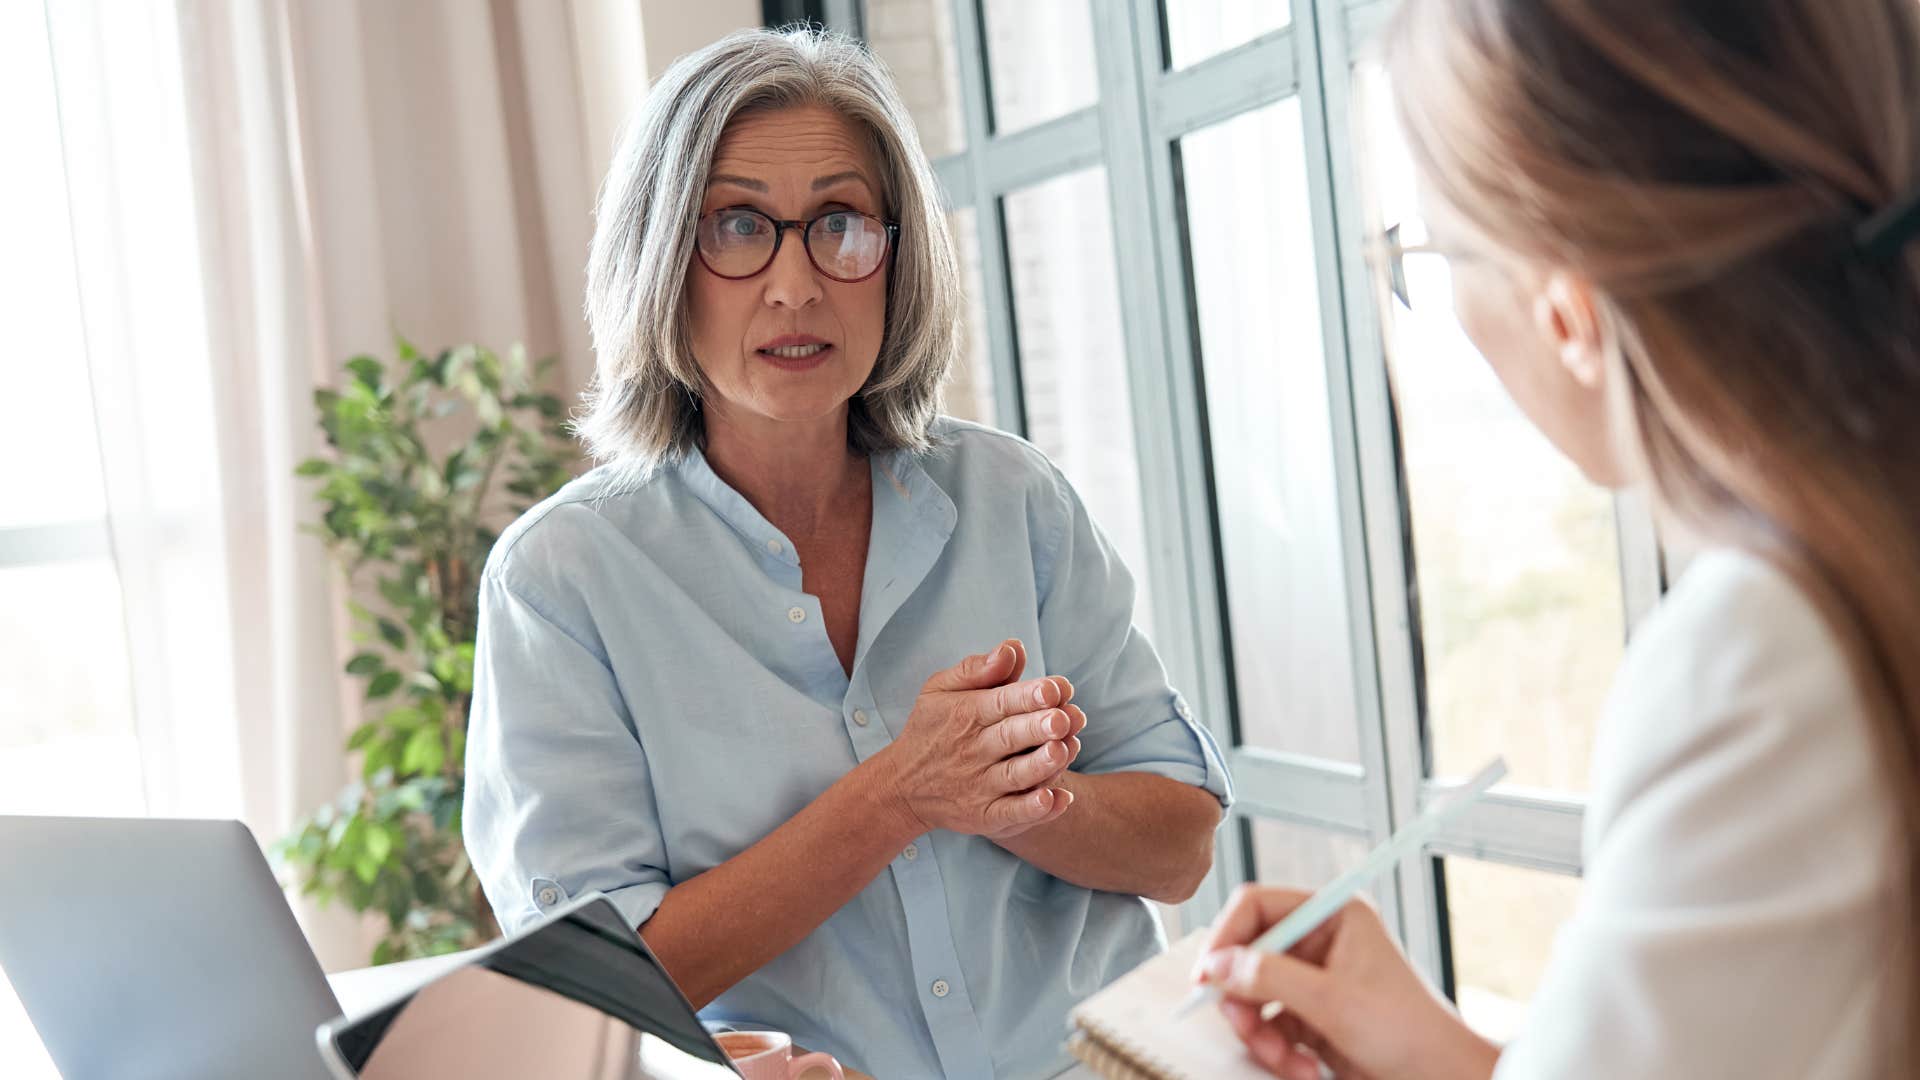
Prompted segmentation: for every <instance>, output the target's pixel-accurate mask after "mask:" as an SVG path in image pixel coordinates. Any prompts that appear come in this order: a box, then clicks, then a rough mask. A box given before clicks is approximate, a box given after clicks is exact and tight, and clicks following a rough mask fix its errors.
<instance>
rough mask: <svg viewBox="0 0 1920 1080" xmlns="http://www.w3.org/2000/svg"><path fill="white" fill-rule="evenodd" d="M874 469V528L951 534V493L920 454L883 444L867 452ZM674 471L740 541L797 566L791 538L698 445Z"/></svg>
mask: <svg viewBox="0 0 1920 1080" xmlns="http://www.w3.org/2000/svg"><path fill="white" fill-rule="evenodd" d="M870 466H871V468H872V470H873V531H874V533H875V534H876V535H878V534H881V533H882V532H883V530H884V531H885V532H888V533H891V532H892V531H893V529H894V528H895V527H898V526H905V527H907V528H909V529H913V530H916V531H917V530H921V529H924V530H926V531H927V532H928V533H931V534H933V536H932V539H935V540H936V541H938V542H939V543H940V544H942V545H944V544H945V542H946V540H947V539H948V538H949V537H951V536H952V535H953V527H954V525H955V523H956V522H958V520H959V512H958V511H957V510H956V508H955V507H954V502H953V499H952V498H951V497H950V496H949V495H948V494H947V492H946V490H945V489H943V488H942V487H941V486H940V485H939V484H938V483H937V482H935V481H934V479H933V477H931V476H929V475H927V471H926V470H925V469H924V468H922V467H921V465H920V457H919V455H917V454H914V453H912V452H910V451H906V450H884V451H881V452H879V453H876V454H874V455H872V456H871V458H870ZM676 471H677V472H678V475H679V477H680V480H681V482H682V483H684V484H685V485H686V486H687V490H688V491H690V492H692V493H693V496H694V497H695V498H697V499H699V500H700V501H701V502H702V503H704V504H706V506H707V508H708V509H710V510H712V511H713V512H714V514H716V515H717V516H718V517H719V518H720V520H722V521H724V522H726V523H727V525H728V527H729V528H731V529H732V530H733V531H734V532H735V533H736V534H738V535H739V537H740V539H741V541H742V542H743V543H745V544H746V545H747V546H748V547H750V548H752V549H753V550H754V551H755V552H757V553H759V554H760V555H762V556H763V557H765V558H769V559H772V560H774V561H776V562H780V563H785V564H786V565H788V566H795V567H797V566H799V565H800V557H799V556H798V555H797V554H795V553H794V550H793V541H791V540H790V539H788V538H787V536H786V534H784V533H782V532H781V531H780V530H779V529H776V528H774V527H773V523H772V522H770V521H768V520H767V519H766V517H765V516H763V515H762V514H761V513H760V511H758V510H756V509H754V507H753V504H752V503H750V502H748V501H747V497H746V496H745V495H742V494H740V493H739V492H738V491H736V490H734V488H733V486H732V485H731V484H728V483H727V482H726V481H725V480H722V479H720V474H719V473H716V472H714V471H713V466H712V465H710V464H708V463H707V455H706V453H705V452H704V451H702V450H701V449H700V448H699V447H697V446H696V447H693V448H691V449H689V450H688V451H687V452H686V454H685V455H684V456H682V457H681V459H680V462H679V464H678V465H677V466H676Z"/></svg>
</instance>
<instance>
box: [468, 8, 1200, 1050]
mask: <svg viewBox="0 0 1920 1080" xmlns="http://www.w3.org/2000/svg"><path fill="white" fill-rule="evenodd" d="M910 132H911V127H910V122H909V121H908V119H907V115H906V111H905V108H904V107H903V106H902V104H901V102H900V99H899V96H898V94H897V93H896V91H895V90H894V88H893V86H892V84H891V82H890V80H889V79H888V78H887V76H886V75H885V73H884V71H883V70H882V69H881V67H880V66H879V64H877V63H876V62H875V61H874V60H873V58H872V57H871V56H869V55H868V54H867V53H866V52H865V51H864V50H863V49H861V48H860V47H859V46H858V45H856V44H853V43H851V42H849V41H846V40H844V39H840V38H836V37H832V36H824V35H817V34H812V33H789V34H775V33H770V32H764V31H758V32H750V33H743V34H739V35H735V36H733V37H730V38H728V39H727V40H725V41H722V42H720V43H719V44H717V45H714V46H712V47H710V48H708V49H705V50H703V51H701V52H699V53H696V54H694V55H692V56H689V57H687V58H685V59H683V60H681V61H680V62H679V63H677V64H676V65H674V66H673V68H672V69H670V70H669V71H668V72H667V73H666V75H665V76H664V77H663V78H662V79H661V81H660V82H659V83H658V84H657V85H656V86H655V87H654V88H653V89H652V91H651V93H650V95H649V98H648V101H647V104H646V106H645V109H644V112H643V114H642V115H641V116H640V118H639V120H638V122H637V123H636V124H634V125H633V126H632V128H631V129H630V131H629V132H628V134H627V135H626V137H625V139H624V141H623V143H622V145H621V147H620V149H619V151H618V156H617V160H616V162H615V164H614V166H613V169H612V171H611V174H610V175H609V177H608V178H607V183H606V187H605V190H604V192H603V194H602V197H601V202H600V208H599V221H598V228H597V231H596V234H595V236H594V242H593V251H592V256H591V263H590V267H589V275H588V294H589V296H588V312H589V318H590V321H591V323H592V330H593V336H594V343H595V346H596V348H597V350H598V354H599V375H598V378H597V380H596V384H595V387H594V389H593V391H592V393H591V408H590V412H589V415H588V416H587V417H586V418H585V420H584V421H583V423H582V425H581V427H582V432H583V434H584V436H585V438H586V440H587V441H588V443H589V445H590V446H591V448H592V449H593V450H594V452H595V453H596V454H597V455H598V456H600V457H602V458H604V459H606V460H607V462H608V463H607V464H606V465H605V466H603V467H602V468H600V469H597V470H595V471H594V472H592V473H590V474H588V475H587V476H585V477H583V478H581V479H580V480H578V481H576V482H574V483H572V484H570V485H568V486H567V487H566V488H565V489H564V490H562V491H561V492H560V493H559V494H557V495H555V496H554V497H553V498H551V499H548V500H547V501H546V502H544V503H542V504H541V505H540V506H538V507H536V508H535V509H533V510H532V511H530V512H529V513H528V514H527V515H526V516H525V517H524V518H522V519H521V520H520V521H519V522H518V523H517V524H516V525H515V526H514V527H513V528H512V529H510V530H509V531H508V532H507V533H506V535H504V536H502V537H501V539H500V542H499V544H498V545H497V546H496V547H495V549H494V553H493V557H492V559H491V560H490V562H489V564H488V567H487V572H486V575H485V578H484V581H483V584H482V593H481V611H482V616H481V630H480V649H479V656H478V662H477V670H476V678H475V696H474V708H473V716H472V722H471V729H470V736H469V743H468V747H469V750H468V763H467V769H468V782H467V783H468V786H467V800H466V812H465V821H466V834H467V843H468V847H469V850H470V851H471V853H472V858H473V862H474V865H475V867H476V868H477V869H478V870H479V872H480V876H481V880H482V881H483V883H484V885H485V888H486V892H487V897H488V899H489V901H490V902H491V903H492V905H493V908H494V910H495V912H496V913H497V914H498V915H499V918H500V922H501V924H502V925H503V926H506V927H508V928H514V927H519V926H523V925H525V924H526V923H527V922H528V921H529V920H532V919H534V918H537V917H538V916H539V914H540V913H541V912H542V911H545V910H548V909H551V908H553V907H554V906H555V905H558V904H561V903H564V902H565V901H566V900H567V899H568V897H569V896H571V895H574V894H577V893H579V892H581V891H583V890H589V889H597V890H600V891H602V892H605V893H607V894H608V895H609V896H611V897H612V898H613V900H614V902H615V903H617V904H618V905H619V906H620V907H621V909H622V911H623V912H624V913H625V914H626V916H627V917H628V919H630V920H631V921H632V923H633V925H634V926H636V927H637V928H638V929H639V931H640V933H641V934H642V935H643V936H644V937H645V938H646V940H647V943H648V944H649V945H650V946H652V948H653V949H654V951H655V952H657V953H658V954H659V956H660V959H661V961H662V963H664V964H665V965H666V967H667V968H668V970H669V971H671V972H672V973H673V975H674V977H675V979H676V980H677V981H678V982H679V983H680V985H681V987H682V988H683V989H684V990H685V991H686V993H687V996H688V997H690V998H691V999H692V1000H693V1001H694V1003H695V1004H696V1005H697V1006H699V1007H701V1008H702V1011H703V1015H704V1016H705V1017H707V1018H708V1019H711V1020H719V1021H728V1022H732V1023H735V1024H740V1025H747V1026H765V1027H771V1028H778V1029H781V1030H785V1031H787V1032H790V1033H791V1034H792V1035H793V1036H794V1037H795V1039H796V1040H797V1041H799V1042H801V1043H804V1044H806V1045H808V1046H810V1047H813V1048H817V1049H823V1050H828V1051H831V1052H832V1053H834V1054H835V1055H837V1056H839V1057H840V1058H841V1059H842V1060H843V1061H845V1062H847V1063H848V1064H851V1065H854V1066H857V1067H859V1068H862V1069H864V1070H867V1071H869V1072H873V1073H877V1074H879V1075H881V1076H884V1077H924V1076H937V1075H946V1076H953V1077H989V1076H1036V1075H1047V1074H1049V1073H1051V1072H1054V1071H1057V1070H1058V1069H1059V1068H1061V1067H1063V1066H1064V1061H1063V1058H1062V1054H1061V1049H1060V1047H1061V1037H1062V1033H1063V1027H1064V1018H1065V1014H1066V1011H1067V1009H1068V1008H1069V1007H1070V1006H1071V1005H1072V1004H1073V1003H1074V1002H1076V1001H1077V1000H1079V999H1080V998H1082V997H1084V996H1085V995H1087V994H1089V993H1091V992H1092V991H1094V990H1095V989H1097V988H1099V987H1100V986H1101V985H1103V984H1104V983H1106V982H1107V981H1109V980H1110V979H1112V978H1114V977H1115V976H1117V975H1119V974H1120V973H1122V972H1124V971H1126V970H1127V969H1128V968H1130V967H1132V966H1133V965H1135V964H1137V963H1139V962H1140V961H1141V960H1143V959H1145V958H1146V957H1147V956H1148V955H1150V954H1152V953H1154V952H1155V951H1156V950H1158V949H1159V948H1160V947H1161V946H1162V938H1161V936H1160V932H1159V930H1158V926H1157V923H1156V921H1155V918H1154V915H1153V912H1152V910H1151V908H1150V907H1149V905H1148V904H1147V903H1146V902H1145V900H1143V899H1142V897H1151V898H1155V899H1159V900H1163V901H1167V902H1178V901H1180V900H1183V899H1185V898H1186V897H1188V896H1190V895H1191V894H1192V892H1193V891H1194V889H1195V887H1196V886H1197V885H1198V883H1199V882H1200V880H1201V879H1202V878H1203V877H1204V876H1205V875H1206V873H1207V870H1208V867H1209V865H1210V861H1211V851H1212V833H1213V830H1214V827H1215V826H1216V824H1217V823H1218V822H1219V820H1220V814H1221V807H1222V805H1223V804H1224V803H1225V801H1226V800H1227V798H1228V783H1227V776H1226V773H1225V771H1224V769H1223V767H1222V764H1221V760H1220V756H1219V752H1218V750H1217V748H1216V747H1215V746H1214V744H1213V743H1212V741H1211V740H1210V739H1209V738H1208V736H1207V735H1206V733H1205V732H1204V731H1203V730H1202V729H1201V728H1199V727H1197V726H1196V725H1195V724H1194V723H1193V721H1192V720H1191V718H1190V715H1189V711H1188V709H1187V707H1186V705H1185V704H1184V703H1183V702H1182V701H1181V699H1180V697H1179V695H1178V694H1176V693H1175V692H1174V691H1173V690H1172V689H1171V688H1169V687H1168V685H1167V682H1166V676H1165V673H1164V671H1163V670H1162V668H1161V665H1160V662H1159V660H1158V659H1157V658H1156V657H1155V655H1154V653H1153V649H1152V648H1151V646H1149V645H1148V644H1147V642H1146V640H1145V639H1144V638H1143V637H1141V635H1140V634H1139V633H1138V632H1137V631H1136V630H1134V629H1133V627H1132V626H1131V620H1130V615H1131V611H1132V604H1133V583H1132V580H1131V578H1130V577H1129V575H1128V573H1127V571H1126V569H1125V568H1124V567H1123V566H1122V565H1121V564H1120V561H1119V559H1118V558H1117V557H1116V556H1115V554H1114V551H1113V549H1112V547H1111V546H1110V545H1109V544H1108V543H1107V541H1106V540H1105V538H1104V537H1103V536H1102V535H1101V534H1100V532H1099V530H1098V529H1097V528H1096V527H1095V526H1094V523H1093V522H1092V520H1091V519H1090V518H1089V517H1088V515H1087V512H1086V509H1085V507H1084V506H1083V505H1082V504H1081V501H1080V499H1079V497H1078V496H1077V495H1076V494H1075V492H1074V491H1073V489H1072V487H1071V486H1070V485H1068V483H1067V482H1066V480H1065V479H1064V478H1063V477H1062V476H1061V475H1060V473H1059V471H1058V470H1056V469H1055V468H1054V467H1053V466H1052V465H1051V464H1050V463H1049V462H1048V461H1047V460H1046V458H1044V457H1043V456H1041V454H1040V453H1039V452H1037V451H1036V450H1034V448H1033V447H1031V446H1029V445H1028V444H1027V443H1025V442H1022V441H1021V440H1019V439H1016V438H1013V437H1011V436H1008V435H1003V434H1000V433H998V432H994V431H991V430H988V429H985V428H981V427H976V426H973V425H969V424H963V423H960V422H957V421H953V420H948V419H945V418H941V417H939V416H938V415H937V405H938V400H939V387H940V384H941V381H942V379H943V378H944V376H945V374H946V372H947V370H948V368H949V366H950V365H951V364H952V362H953V360H954V356H955V352H956V310H957V302H956V291H957V283H956V278H957V275H956V271H955V261H954V256H953V252H952V245H951V242H950V240H949V238H948V236H947V232H946V229H945V225H944V218H943V216H942V213H941V210H940V207H939V204H938V200H937V198H936V195H935V191H934V182H933V179H932V173H931V170H930V169H929V167H928V165H927V162H926V160H925V158H924V157H923V156H922V155H921V153H920V151H919V150H918V149H917V148H916V146H915V143H914V140H913V138H912V136H911V134H910Z"/></svg>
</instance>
